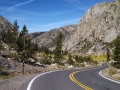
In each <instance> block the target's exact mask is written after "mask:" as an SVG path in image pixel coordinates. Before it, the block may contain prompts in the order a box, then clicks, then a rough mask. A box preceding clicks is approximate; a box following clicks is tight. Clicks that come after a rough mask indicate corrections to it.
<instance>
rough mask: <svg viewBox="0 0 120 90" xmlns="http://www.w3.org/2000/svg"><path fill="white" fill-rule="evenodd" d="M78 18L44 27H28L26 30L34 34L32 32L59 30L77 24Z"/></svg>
mask: <svg viewBox="0 0 120 90" xmlns="http://www.w3.org/2000/svg"><path fill="white" fill-rule="evenodd" d="M79 20H80V18H76V19H71V20H66V21H61V22H54V23H50V24H46V25H41V24H39V25H34V26H32V27H31V26H28V30H29V31H30V32H34V31H48V30H50V29H54V28H59V27H62V26H65V25H71V24H75V23H76V24H77V23H78V22H79Z"/></svg>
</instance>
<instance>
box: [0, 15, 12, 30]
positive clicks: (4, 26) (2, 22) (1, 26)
mask: <svg viewBox="0 0 120 90" xmlns="http://www.w3.org/2000/svg"><path fill="white" fill-rule="evenodd" d="M12 28H13V25H12V24H11V23H10V22H9V21H8V20H7V19H5V18H4V17H2V16H0V32H2V31H4V32H7V31H9V30H10V31H11V30H12Z"/></svg>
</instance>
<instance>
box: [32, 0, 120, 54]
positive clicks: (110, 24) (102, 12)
mask: <svg viewBox="0 0 120 90" xmlns="http://www.w3.org/2000/svg"><path fill="white" fill-rule="evenodd" d="M59 32H62V33H63V35H64V38H63V50H68V51H69V52H78V53H79V54H94V53H95V54H101V53H105V52H106V48H107V46H106V44H105V43H111V42H112V41H113V40H114V39H115V38H116V37H117V36H118V35H119V34H120V3H119V0H116V1H115V2H104V3H100V4H96V5H95V6H93V7H91V8H90V9H88V11H87V12H86V13H85V15H84V16H83V18H82V19H81V20H80V22H79V23H78V25H69V26H64V27H61V28H58V29H53V30H50V31H49V32H46V33H44V34H43V35H41V36H39V37H37V38H35V39H34V40H32V42H35V41H36V40H37V42H38V45H39V47H41V46H42V45H45V46H47V47H48V48H51V49H53V48H54V41H55V37H56V36H57V35H58V33H59Z"/></svg>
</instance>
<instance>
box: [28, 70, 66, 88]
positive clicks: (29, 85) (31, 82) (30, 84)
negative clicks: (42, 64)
mask: <svg viewBox="0 0 120 90" xmlns="http://www.w3.org/2000/svg"><path fill="white" fill-rule="evenodd" d="M58 71H65V70H58ZM52 72H57V71H50V72H45V73H42V74H40V75H37V76H36V77H34V78H33V79H32V80H31V81H30V83H29V84H28V87H27V90H31V86H32V84H33V82H34V80H35V79H36V78H38V77H40V76H42V75H45V74H48V73H52Z"/></svg>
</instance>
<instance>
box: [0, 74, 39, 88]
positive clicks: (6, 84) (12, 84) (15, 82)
mask: <svg viewBox="0 0 120 90" xmlns="http://www.w3.org/2000/svg"><path fill="white" fill-rule="evenodd" d="M36 75H37V74H34V75H25V76H19V77H14V78H11V79H8V80H4V81H0V90H20V88H21V85H23V84H24V83H25V82H26V81H28V80H30V79H32V78H33V77H34V76H36Z"/></svg>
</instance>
